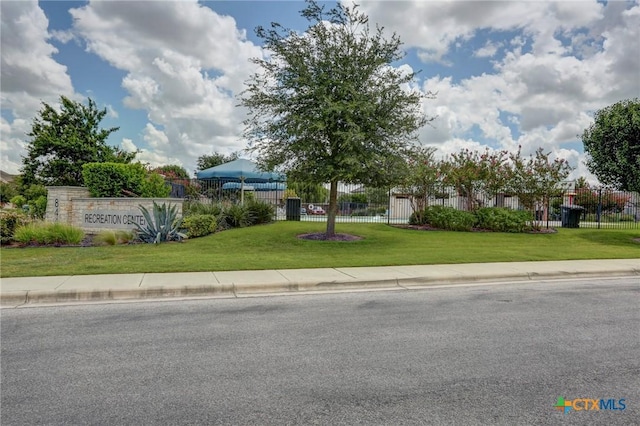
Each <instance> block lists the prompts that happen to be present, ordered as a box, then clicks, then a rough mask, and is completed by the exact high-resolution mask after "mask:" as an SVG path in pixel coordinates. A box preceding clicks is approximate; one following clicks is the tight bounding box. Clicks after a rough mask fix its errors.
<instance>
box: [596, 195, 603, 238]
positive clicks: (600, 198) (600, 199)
mask: <svg viewBox="0 0 640 426" xmlns="http://www.w3.org/2000/svg"><path fill="white" fill-rule="evenodd" d="M601 214H602V188H598V210H597V212H596V222H598V229H600V215H601Z"/></svg>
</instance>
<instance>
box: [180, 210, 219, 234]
mask: <svg viewBox="0 0 640 426" xmlns="http://www.w3.org/2000/svg"><path fill="white" fill-rule="evenodd" d="M217 227H218V219H217V217H216V216H214V215H211V214H195V215H191V216H187V217H185V218H184V220H183V221H182V228H183V229H184V230H185V231H186V232H185V234H186V235H187V237H189V238H196V237H204V236H205V235H209V234H213V233H214V232H216V229H217Z"/></svg>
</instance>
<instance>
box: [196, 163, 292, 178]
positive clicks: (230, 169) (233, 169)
mask: <svg viewBox="0 0 640 426" xmlns="http://www.w3.org/2000/svg"><path fill="white" fill-rule="evenodd" d="M196 177H197V178H198V179H203V180H212V179H213V180H223V181H226V182H245V183H265V182H284V181H286V177H285V176H284V175H282V174H280V173H273V172H263V171H260V170H258V166H257V165H256V164H255V163H254V162H253V161H249V160H245V159H242V158H239V159H237V160H233V161H230V162H228V163H224V164H220V165H219V166H215V167H210V168H208V169H205V170H201V171H199V172H198V173H196Z"/></svg>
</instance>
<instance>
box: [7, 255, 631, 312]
mask: <svg viewBox="0 0 640 426" xmlns="http://www.w3.org/2000/svg"><path fill="white" fill-rule="evenodd" d="M563 266H566V265H563ZM485 269H487V268H485ZM489 269H491V268H489ZM565 269H566V270H555V271H527V272H514V271H508V272H507V271H504V272H501V273H496V272H495V271H493V272H492V271H486V270H475V271H474V270H470V271H468V272H466V273H461V272H458V271H454V270H451V271H448V272H447V273H441V274H440V276H433V274H432V276H420V275H418V276H404V277H396V278H383V279H372V278H368V279H362V278H361V279H357V278H351V279H339V280H332V281H313V279H309V280H308V281H301V280H298V281H295V280H287V279H286V278H285V277H284V276H283V277H282V278H283V279H282V280H281V281H273V280H272V282H268V280H267V282H256V280H255V278H254V279H253V280H252V279H247V280H242V278H241V277H240V278H236V279H235V281H234V282H229V283H220V282H215V281H213V282H210V281H207V282H206V283H198V284H194V285H172V284H166V285H162V286H140V285H139V284H140V283H142V281H143V280H144V274H141V275H142V278H140V276H136V277H135V280H136V281H138V283H139V284H138V285H139V286H137V287H131V288H117V287H118V286H114V288H93V289H80V288H75V289H74V288H60V287H63V285H62V284H60V285H57V286H55V287H54V288H52V289H34V290H18V291H3V292H2V294H1V297H0V306H1V307H3V308H9V307H20V306H25V305H38V304H60V303H63V304H75V303H85V302H108V301H135V300H156V299H176V298H182V299H187V298H238V297H251V296H259V295H266V294H277V295H286V294H289V295H291V294H318V293H322V292H339V291H372V290H404V291H406V290H418V289H422V288H428V287H433V286H440V285H450V284H467V283H489V282H506V281H514V282H528V281H533V280H554V279H571V278H599V277H603V278H604V277H623V276H640V267H635V265H624V266H618V265H616V266H614V267H608V268H607V267H599V265H594V267H591V268H586V269H587V270H582V271H581V270H578V269H577V268H565ZM271 272H274V271H271ZM398 275H402V274H400V273H399V274H398ZM436 275H437V274H436ZM170 277H171V274H167V277H166V278H170ZM164 281H165V282H167V281H171V280H168V279H165V280H164ZM196 281H197V280H196Z"/></svg>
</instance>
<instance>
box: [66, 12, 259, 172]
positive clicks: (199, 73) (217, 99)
mask: <svg viewBox="0 0 640 426" xmlns="http://www.w3.org/2000/svg"><path fill="white" fill-rule="evenodd" d="M71 14H72V15H73V17H74V30H75V31H76V32H77V34H79V35H80V36H81V37H82V38H83V39H84V40H85V41H86V44H87V49H88V50H89V51H91V52H93V53H95V54H96V55H98V56H100V57H101V58H102V59H104V60H106V61H108V62H109V63H110V64H112V65H113V66H115V67H116V68H118V69H121V70H124V71H126V72H127V75H126V76H125V77H124V78H123V80H122V87H123V88H124V89H125V90H126V91H127V93H128V96H127V97H126V98H125V99H124V104H125V105H126V106H127V107H129V108H139V109H144V110H146V111H147V114H148V119H149V124H147V126H146V128H145V129H144V131H143V134H144V141H146V142H147V144H148V145H149V148H150V150H152V151H153V152H154V153H156V154H157V155H158V156H157V157H154V158H150V157H147V158H148V159H149V160H153V161H150V162H159V161H161V158H165V161H166V162H176V163H178V164H182V165H185V166H186V167H187V168H189V167H195V160H196V158H197V157H198V156H200V155H202V154H208V153H211V152H213V151H220V152H223V153H229V152H231V151H235V150H239V149H242V148H244V147H245V142H244V141H242V140H241V139H240V137H239V135H240V134H241V128H242V124H241V122H242V120H243V119H244V118H245V117H244V111H243V110H241V109H239V108H236V107H235V104H236V103H237V101H236V100H235V99H234V94H237V93H239V92H240V91H241V90H243V87H244V81H245V80H246V79H247V78H248V77H249V75H250V73H251V72H252V70H253V69H254V65H253V64H251V63H250V62H249V58H252V57H260V56H261V55H262V52H261V49H260V48H259V47H257V46H255V45H253V44H252V43H251V42H249V41H247V40H246V34H245V33H244V31H243V30H239V29H238V28H237V27H236V23H235V20H234V19H233V18H231V17H229V16H221V15H218V14H216V13H215V12H213V11H212V10H211V9H209V8H207V7H204V6H202V5H200V4H198V3H197V2H195V1H189V2H186V1H183V2H97V3H90V4H89V5H87V6H84V7H82V8H78V9H72V10H71ZM158 129H162V130H158ZM161 135H162V136H161ZM147 155H150V154H147Z"/></svg>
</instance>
